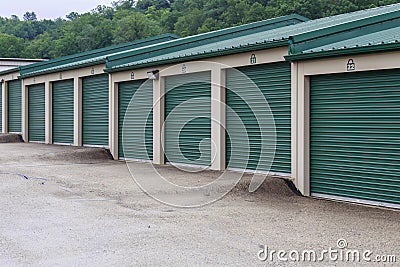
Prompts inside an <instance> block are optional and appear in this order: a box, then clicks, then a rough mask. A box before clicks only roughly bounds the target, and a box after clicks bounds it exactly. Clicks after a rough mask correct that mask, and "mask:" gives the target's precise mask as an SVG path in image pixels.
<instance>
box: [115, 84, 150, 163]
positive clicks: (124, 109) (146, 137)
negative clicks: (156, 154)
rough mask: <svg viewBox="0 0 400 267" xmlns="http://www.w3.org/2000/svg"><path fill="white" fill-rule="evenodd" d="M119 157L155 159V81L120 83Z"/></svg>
mask: <svg viewBox="0 0 400 267" xmlns="http://www.w3.org/2000/svg"><path fill="white" fill-rule="evenodd" d="M133 96H134V98H133V99H132V97H133ZM131 100H132V102H131ZM143 129H145V130H143ZM124 149H125V150H124ZM118 156H119V157H120V158H127V159H139V160H152V159H153V81H151V80H148V81H146V82H145V80H138V81H129V82H123V83H119V85H118Z"/></svg>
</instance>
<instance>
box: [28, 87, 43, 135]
mask: <svg viewBox="0 0 400 267" xmlns="http://www.w3.org/2000/svg"><path fill="white" fill-rule="evenodd" d="M44 103H45V87H44V83H43V84H36V85H31V86H29V87H28V140H29V141H34V142H44V141H45V104H44Z"/></svg>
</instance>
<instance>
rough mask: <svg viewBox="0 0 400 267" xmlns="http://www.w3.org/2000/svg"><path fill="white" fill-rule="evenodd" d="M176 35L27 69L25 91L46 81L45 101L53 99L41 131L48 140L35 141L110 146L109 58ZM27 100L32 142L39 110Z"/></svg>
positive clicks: (25, 130) (25, 134)
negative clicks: (32, 120) (34, 122)
mask: <svg viewBox="0 0 400 267" xmlns="http://www.w3.org/2000/svg"><path fill="white" fill-rule="evenodd" d="M176 38H177V36H175V35H171V34H164V35H160V36H156V37H151V38H147V39H143V40H139V41H135V42H131V43H126V44H121V45H117V46H111V47H106V48H102V49H97V50H93V51H88V52H84V53H80V54H75V55H71V56H67V57H63V58H58V59H54V60H49V61H46V62H40V63H36V64H32V65H28V66H23V67H21V68H20V73H21V78H22V80H23V88H22V91H24V90H26V92H28V93H29V91H30V90H29V89H30V87H32V86H34V85H36V84H44V88H45V89H44V95H45V99H48V101H49V103H47V105H45V109H44V114H45V116H44V118H45V122H44V126H43V123H42V124H41V126H43V127H42V129H41V134H44V136H45V138H44V140H43V138H42V137H41V138H34V139H40V141H43V142H46V143H56V144H66V145H71V144H73V145H77V146H80V145H85V146H101V147H109V120H110V117H109V109H110V102H109V93H110V92H109V83H110V80H109V75H108V74H106V73H104V71H103V70H104V67H105V65H104V63H105V61H106V58H107V56H109V55H115V54H118V53H122V52H124V51H130V50H134V49H137V48H139V47H146V46H154V45H155V44H158V43H162V42H165V41H168V40H172V39H176ZM26 96H27V97H28V94H26ZM32 97H33V96H32ZM13 99H16V97H13ZM25 102H26V103H28V104H27V108H26V109H25V110H26V112H25V114H22V118H21V121H22V122H23V123H25V125H22V128H23V131H22V135H23V137H24V138H25V139H26V140H33V139H32V138H31V137H32V136H31V132H32V131H31V129H30V128H31V126H32V124H31V122H30V117H32V116H33V117H35V116H37V114H30V113H31V111H32V110H31V109H29V104H30V103H29V101H25V100H23V99H22V103H25ZM46 114H47V115H46ZM40 116H41V115H40ZM24 118H27V119H26V120H25V119H24ZM34 125H35V124H34ZM34 132H35V130H34Z"/></svg>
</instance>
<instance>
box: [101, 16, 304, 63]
mask: <svg viewBox="0 0 400 267" xmlns="http://www.w3.org/2000/svg"><path fill="white" fill-rule="evenodd" d="M308 20H309V19H307V18H305V17H302V16H300V15H297V14H292V15H288V16H283V17H279V18H274V19H269V20H264V21H259V22H254V23H250V24H246V25H241V26H237V27H232V28H227V29H222V30H218V31H213V32H208V33H203V34H198V35H194V36H189V37H185V38H180V39H178V40H172V41H168V42H165V43H162V44H160V45H154V46H148V47H144V48H139V49H135V50H132V51H129V52H126V53H121V54H118V55H115V56H110V57H108V61H107V62H112V63H111V65H112V66H114V65H121V64H125V63H127V62H133V61H137V60H141V59H145V58H151V57H157V56H162V55H165V54H168V53H173V52H176V51H182V50H185V49H190V48H193V47H199V46H202V45H209V44H211V45H212V44H213V43H215V42H220V41H227V40H230V39H232V38H235V37H245V36H248V35H250V34H254V33H260V32H264V31H268V30H271V29H276V28H280V27H284V26H288V25H294V24H297V23H301V22H304V21H308ZM107 66H109V64H108V65H107Z"/></svg>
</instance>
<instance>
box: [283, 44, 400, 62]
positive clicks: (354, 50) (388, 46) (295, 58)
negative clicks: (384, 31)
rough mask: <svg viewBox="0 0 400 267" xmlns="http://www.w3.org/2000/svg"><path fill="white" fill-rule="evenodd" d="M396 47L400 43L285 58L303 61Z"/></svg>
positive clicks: (399, 45) (398, 46) (398, 47)
mask: <svg viewBox="0 0 400 267" xmlns="http://www.w3.org/2000/svg"><path fill="white" fill-rule="evenodd" d="M396 49H400V43H392V44H381V45H375V46H365V47H352V48H346V49H337V50H329V51H319V52H313V53H302V54H294V55H288V56H285V59H286V60H287V61H301V60H309V59H318V58H324V57H337V56H346V55H354V54H365V53H374V52H381V51H388V50H396Z"/></svg>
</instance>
